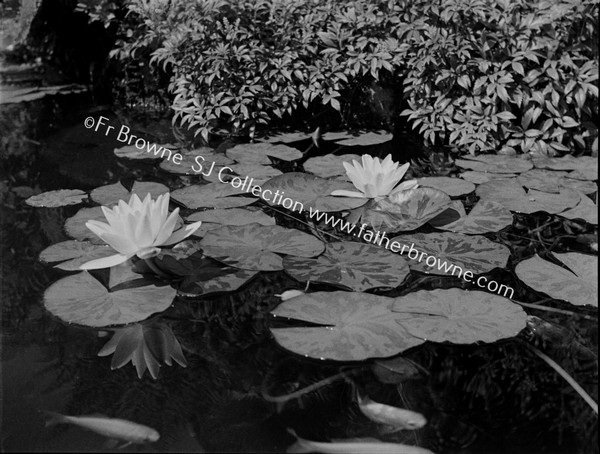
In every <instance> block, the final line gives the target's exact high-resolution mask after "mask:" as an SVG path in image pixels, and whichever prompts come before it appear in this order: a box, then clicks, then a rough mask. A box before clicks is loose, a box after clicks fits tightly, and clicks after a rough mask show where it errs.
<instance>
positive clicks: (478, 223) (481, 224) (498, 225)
mask: <svg viewBox="0 0 600 454" xmlns="http://www.w3.org/2000/svg"><path fill="white" fill-rule="evenodd" d="M512 222H513V215H512V213H511V212H510V211H509V210H508V209H507V208H505V207H504V206H503V205H502V204H500V203H497V202H491V201H489V200H481V201H480V202H479V203H477V205H475V206H474V207H473V209H472V210H471V212H470V213H469V214H468V215H465V216H463V217H461V218H460V219H458V220H457V221H454V222H451V223H448V224H443V225H438V224H436V225H435V227H436V228H438V229H440V230H448V231H450V232H456V233H464V234H465V235H480V234H482V233H489V232H498V231H499V230H502V229H503V228H504V227H507V226H509V225H511V224H512Z"/></svg>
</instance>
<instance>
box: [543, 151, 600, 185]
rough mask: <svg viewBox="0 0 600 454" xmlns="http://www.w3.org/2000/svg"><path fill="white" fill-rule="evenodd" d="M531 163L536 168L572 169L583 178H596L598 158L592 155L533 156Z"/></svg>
mask: <svg viewBox="0 0 600 454" xmlns="http://www.w3.org/2000/svg"><path fill="white" fill-rule="evenodd" d="M533 164H534V165H535V166H536V167H537V168H538V169H552V170H573V171H577V173H576V174H575V175H577V176H579V177H580V178H581V179H585V180H597V179H598V158H597V157H592V156H579V157H574V156H572V155H566V156H563V157H562V158H549V157H546V156H543V157H534V158H533Z"/></svg>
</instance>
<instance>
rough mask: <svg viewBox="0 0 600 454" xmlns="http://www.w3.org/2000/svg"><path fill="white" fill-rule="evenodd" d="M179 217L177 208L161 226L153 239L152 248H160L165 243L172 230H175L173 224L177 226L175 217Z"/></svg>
mask: <svg viewBox="0 0 600 454" xmlns="http://www.w3.org/2000/svg"><path fill="white" fill-rule="evenodd" d="M178 216H179V208H175V209H174V210H173V212H172V213H171V215H170V216H169V217H168V218H167V220H166V221H165V222H164V224H163V225H162V227H161V229H160V231H159V232H158V235H156V238H155V239H154V246H162V245H164V244H166V243H165V241H166V240H167V239H168V238H169V237H170V236H171V234H172V233H173V230H175V224H177V217H178Z"/></svg>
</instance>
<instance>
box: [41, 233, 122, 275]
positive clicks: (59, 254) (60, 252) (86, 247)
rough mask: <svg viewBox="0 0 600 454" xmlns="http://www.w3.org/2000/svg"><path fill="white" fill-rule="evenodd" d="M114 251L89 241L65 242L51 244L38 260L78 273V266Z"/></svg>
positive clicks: (111, 253)
mask: <svg viewBox="0 0 600 454" xmlns="http://www.w3.org/2000/svg"><path fill="white" fill-rule="evenodd" d="M114 253H115V250H114V249H113V248H111V247H110V246H107V245H101V244H93V243H90V242H89V241H75V240H67V241H62V242H60V243H56V244H53V245H52V246H49V247H47V248H46V249H44V250H43V251H42V252H41V253H40V260H41V261H42V262H46V263H53V262H62V263H60V264H58V265H55V266H54V267H55V268H60V269H61V270H66V271H79V270H80V269H79V266H80V265H82V264H84V263H86V262H89V261H90V260H95V259H100V258H103V257H108V256H110V255H113V254H114Z"/></svg>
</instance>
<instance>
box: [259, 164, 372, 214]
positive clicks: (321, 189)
mask: <svg viewBox="0 0 600 454" xmlns="http://www.w3.org/2000/svg"><path fill="white" fill-rule="evenodd" d="M262 188H263V194H264V193H265V191H267V190H269V191H271V193H272V194H276V192H277V191H279V193H280V194H283V193H284V194H283V195H285V197H284V198H281V197H280V198H279V199H278V201H279V203H274V202H275V200H274V199H275V197H276V196H270V200H267V202H268V203H269V205H272V206H277V205H282V204H283V206H284V207H286V204H285V203H284V202H285V200H286V199H289V200H290V201H291V202H292V203H291V205H290V207H291V208H292V209H293V210H294V211H299V210H300V209H302V211H304V210H309V209H311V208H312V209H313V210H319V211H342V210H349V209H353V208H357V207H359V206H362V205H364V204H365V203H366V202H367V199H362V198H353V197H335V196H332V195H330V194H331V193H332V192H333V191H335V190H338V189H345V190H349V191H353V190H356V188H355V187H354V185H352V184H351V183H347V182H343V181H332V180H326V179H324V178H319V177H316V176H313V175H307V174H305V173H301V172H290V173H285V174H283V175H280V176H278V177H274V178H271V179H270V180H269V181H267V182H266V183H265V184H263V186H262ZM300 204H301V205H300ZM286 208H287V207H286Z"/></svg>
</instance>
